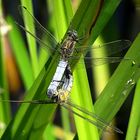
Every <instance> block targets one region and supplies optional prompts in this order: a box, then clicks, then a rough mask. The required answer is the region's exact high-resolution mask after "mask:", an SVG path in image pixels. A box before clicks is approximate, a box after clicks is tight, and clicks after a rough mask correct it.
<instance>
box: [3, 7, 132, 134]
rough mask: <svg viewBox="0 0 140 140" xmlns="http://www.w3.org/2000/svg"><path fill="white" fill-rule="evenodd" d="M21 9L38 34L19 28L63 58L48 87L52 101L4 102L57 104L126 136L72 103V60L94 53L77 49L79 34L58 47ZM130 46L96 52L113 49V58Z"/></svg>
mask: <svg viewBox="0 0 140 140" xmlns="http://www.w3.org/2000/svg"><path fill="white" fill-rule="evenodd" d="M20 9H21V10H22V11H23V12H25V13H26V14H28V16H29V17H30V18H32V19H33V21H34V24H35V25H36V32H37V34H36V35H35V34H34V33H31V32H30V31H29V30H27V29H25V28H24V27H23V26H22V25H19V24H18V23H17V24H18V25H19V26H20V27H21V28H22V29H23V30H24V31H25V32H27V33H29V34H30V35H31V36H33V37H34V38H36V40H37V41H38V42H39V43H41V44H42V46H43V47H44V48H45V49H49V50H51V52H55V51H56V52H58V53H59V54H60V60H59V63H58V66H57V68H56V72H55V74H54V76H53V79H52V81H51V83H50V85H49V87H48V91H47V96H48V97H49V99H50V100H33V101H14V100H3V101H10V102H19V103H33V104H54V103H57V104H60V105H61V106H63V107H64V108H67V109H69V110H71V111H72V112H73V113H74V114H76V115H77V116H79V117H81V118H83V119H85V120H87V121H88V122H90V123H92V124H94V125H96V126H97V127H98V128H100V129H105V128H106V127H108V128H110V129H111V130H114V131H115V132H118V133H121V134H122V133H123V132H122V131H121V130H120V129H118V128H116V127H114V126H112V125H110V124H108V123H106V122H105V121H103V120H102V119H101V118H100V117H98V116H97V115H96V114H94V113H92V112H89V111H88V110H86V109H84V108H82V107H80V106H78V105H76V104H74V103H72V102H71V101H70V100H69V93H70V91H71V88H72V85H73V76H72V72H71V68H70V62H69V60H72V61H74V60H78V59H79V57H80V56H77V55H76V54H78V53H80V52H84V53H85V52H87V51H90V50H91V49H87V47H82V48H76V49H75V44H76V43H78V42H79V39H78V34H77V32H76V31H75V30H70V31H68V33H67V37H66V39H65V40H64V41H62V42H61V43H60V44H59V45H58V43H57V41H56V39H55V38H54V36H53V35H52V34H51V33H50V32H49V31H48V30H46V29H45V28H44V27H43V26H42V25H41V24H40V23H39V22H38V21H37V19H36V18H35V17H34V16H33V15H32V14H31V13H30V12H29V11H28V10H27V9H26V8H25V7H23V6H20ZM40 33H41V34H45V35H46V36H47V39H48V41H42V40H41V34H40ZM48 42H49V43H48ZM129 45H130V41H128V40H118V41H114V42H111V43H106V44H104V45H101V46H99V47H96V48H92V49H94V52H95V53H98V52H99V51H100V50H101V49H105V48H109V55H111V54H113V53H117V52H119V51H122V50H123V49H125V48H127V47H129ZM56 46H60V49H59V48H58V49H56ZM109 46H110V47H109ZM73 54H74V55H73ZM84 59H85V61H87V62H88V61H89V60H93V64H94V65H101V64H104V63H115V62H120V61H121V60H127V59H123V58H122V57H105V58H91V57H84ZM128 60H131V59H128ZM131 61H132V60H131ZM132 62H133V61H132ZM76 110H77V111H79V112H83V113H84V114H86V115H87V116H90V117H91V118H94V119H89V118H88V117H87V118H86V117H84V116H83V115H81V114H80V113H78V112H77V111H76Z"/></svg>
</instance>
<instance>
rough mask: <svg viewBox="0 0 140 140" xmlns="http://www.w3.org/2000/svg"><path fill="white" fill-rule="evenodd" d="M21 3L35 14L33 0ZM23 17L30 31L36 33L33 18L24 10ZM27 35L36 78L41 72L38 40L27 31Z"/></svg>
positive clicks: (23, 0)
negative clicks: (37, 46)
mask: <svg viewBox="0 0 140 140" xmlns="http://www.w3.org/2000/svg"><path fill="white" fill-rule="evenodd" d="M21 4H22V6H25V7H26V8H27V9H28V10H29V11H30V13H32V15H33V8H32V1H25V0H21ZM20 12H22V11H20ZM23 18H24V25H25V27H26V29H27V30H28V31H30V32H31V33H35V27H34V24H33V20H32V19H31V18H29V17H28V15H27V14H26V13H24V12H23ZM26 36H27V41H28V45H29V52H30V56H31V64H32V70H33V75H34V78H36V77H37V75H38V73H39V68H38V66H39V65H38V58H37V48H36V40H35V38H33V37H32V36H30V35H29V34H28V33H26Z"/></svg>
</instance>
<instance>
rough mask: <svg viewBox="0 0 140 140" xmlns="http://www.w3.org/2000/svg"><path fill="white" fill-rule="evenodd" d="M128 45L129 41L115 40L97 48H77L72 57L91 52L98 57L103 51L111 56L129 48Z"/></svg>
mask: <svg viewBox="0 0 140 140" xmlns="http://www.w3.org/2000/svg"><path fill="white" fill-rule="evenodd" d="M130 45H131V41H130V40H116V41H112V42H108V43H105V44H101V45H98V46H95V45H94V46H79V48H75V51H74V52H75V53H74V57H75V56H77V54H79V53H83V54H86V53H87V52H91V51H93V52H94V54H95V55H96V56H99V55H100V54H101V52H103V51H104V50H105V51H107V55H108V56H111V55H113V54H116V53H118V52H121V51H123V50H125V49H127V48H129V47H130Z"/></svg>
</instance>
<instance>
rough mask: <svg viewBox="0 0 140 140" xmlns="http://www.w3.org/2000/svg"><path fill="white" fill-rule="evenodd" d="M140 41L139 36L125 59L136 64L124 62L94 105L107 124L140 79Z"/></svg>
mask: <svg viewBox="0 0 140 140" xmlns="http://www.w3.org/2000/svg"><path fill="white" fill-rule="evenodd" d="M139 39H140V35H138V36H137V38H136V39H135V41H134V43H133V44H132V46H131V48H130V49H129V51H128V52H127V54H126V55H125V58H132V59H133V60H134V61H135V62H136V64H134V65H133V64H132V61H128V62H126V61H122V62H121V63H120V65H119V66H118V68H117V69H116V71H115V72H114V74H113V76H112V77H111V78H110V80H109V82H108V84H107V85H106V87H105V88H104V90H103V92H102V93H101V95H100V96H99V97H98V100H97V101H96V103H95V105H94V107H95V111H96V113H97V115H99V116H100V117H101V118H103V119H104V120H105V121H106V122H110V121H111V120H112V119H113V117H114V115H115V114H116V113H117V112H118V110H119V109H120V107H121V105H122V104H123V103H124V101H125V99H126V98H127V96H128V95H129V93H130V91H131V89H132V88H133V86H134V84H135V83H136V82H137V80H138V78H139V77H140V69H139V68H138V65H139V60H140V55H139V53H138V52H139V51H140V50H139V49H140V48H139V47H138V45H137V44H139ZM104 110H105V111H104Z"/></svg>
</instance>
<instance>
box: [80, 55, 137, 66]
mask: <svg viewBox="0 0 140 140" xmlns="http://www.w3.org/2000/svg"><path fill="white" fill-rule="evenodd" d="M121 61H127V62H128V61H130V62H131V63H132V64H135V62H134V60H133V59H131V58H123V57H103V58H92V57H86V58H84V62H85V65H86V67H87V68H90V67H92V66H100V65H104V64H109V63H119V62H121ZM81 64H82V60H81V59H80V60H79V63H78V64H77V66H80V65H81Z"/></svg>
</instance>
